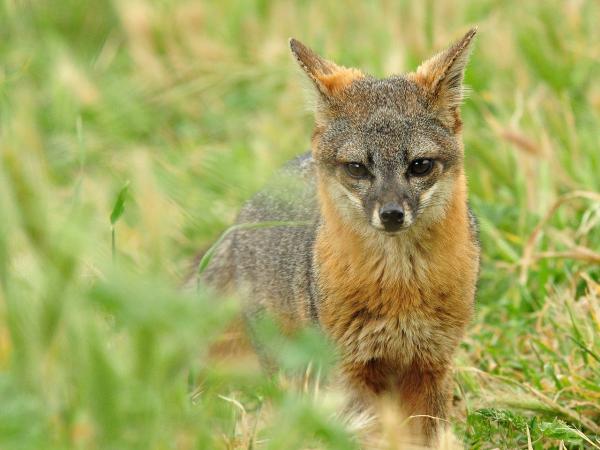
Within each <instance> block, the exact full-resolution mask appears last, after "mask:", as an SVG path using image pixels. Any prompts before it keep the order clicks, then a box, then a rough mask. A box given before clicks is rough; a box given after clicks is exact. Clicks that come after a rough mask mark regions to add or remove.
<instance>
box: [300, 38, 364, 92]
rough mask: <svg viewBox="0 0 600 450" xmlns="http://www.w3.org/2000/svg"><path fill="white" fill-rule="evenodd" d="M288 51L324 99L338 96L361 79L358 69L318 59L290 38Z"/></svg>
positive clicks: (361, 74) (361, 75)
mask: <svg viewBox="0 0 600 450" xmlns="http://www.w3.org/2000/svg"><path fill="white" fill-rule="evenodd" d="M290 50H291V51H292V54H293V55H294V57H295V58H296V61H297V62H298V64H299V65H300V67H301V68H302V70H304V72H306V74H307V75H308V76H309V78H310V79H311V80H312V81H313V83H314V84H315V86H316V87H317V89H318V90H319V92H320V93H321V94H323V95H324V96H325V97H334V96H336V95H338V94H340V93H341V92H342V91H344V89H346V88H347V87H348V86H349V85H350V84H352V82H353V81H354V80H356V79H359V78H363V77H364V75H363V73H362V72H361V71H360V70H358V69H350V68H347V67H343V66H338V65H337V64H335V63H334V62H331V61H328V60H326V59H325V58H322V57H320V56H319V55H317V54H316V53H315V52H314V51H312V50H311V49H310V48H308V47H307V46H305V45H304V44H302V42H300V41H298V40H296V39H294V38H291V39H290Z"/></svg>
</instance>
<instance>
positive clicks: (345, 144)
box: [202, 29, 479, 442]
mask: <svg viewBox="0 0 600 450" xmlns="http://www.w3.org/2000/svg"><path fill="white" fill-rule="evenodd" d="M475 32H476V30H475V29H473V30H470V31H469V32H468V33H467V34H466V35H465V36H464V37H463V38H462V39H461V40H459V41H458V42H457V43H455V44H454V45H452V46H450V47H449V48H448V49H447V50H445V51H443V52H441V53H439V54H438V55H436V56H434V57H433V58H431V59H429V60H428V61H426V62H425V63H423V64H422V65H421V66H420V67H419V68H418V69H417V71H416V72H415V73H409V74H406V75H399V76H392V77H389V78H385V79H376V78H374V77H371V76H369V75H366V74H363V73H362V72H361V71H359V70H356V69H349V68H345V67H341V66H338V65H336V64H334V63H333V62H330V61H327V60H325V59H323V58H321V57H320V56H318V55H317V54H316V53H314V52H313V51H312V50H310V49H309V48H307V47H305V46H304V45H303V44H301V43H300V42H298V41H296V40H294V39H292V40H290V47H291V50H292V53H293V55H294V56H295V58H296V60H297V61H298V63H299V64H300V66H301V67H302V69H303V70H304V72H306V74H307V75H308V76H309V78H310V80H311V81H312V84H314V87H315V88H316V90H315V92H316V97H317V99H316V105H315V128H314V132H313V135H312V147H311V148H312V151H311V152H310V153H309V154H306V155H304V156H301V157H298V158H297V159H296V160H294V161H292V162H291V163H289V164H288V165H287V166H286V167H284V169H283V170H282V171H281V173H280V174H279V176H278V177H277V178H276V180H275V181H274V182H273V183H272V185H271V186H268V187H267V188H266V189H265V190H264V191H262V192H260V193H258V194H257V195H256V196H255V197H254V198H253V199H252V200H250V201H249V202H248V204H247V205H246V206H245V207H244V208H243V210H242V211H241V213H240V215H239V218H238V223H251V222H272V221H292V222H294V224H290V225H279V226H271V227H266V228H255V229H245V230H238V231H236V232H234V233H232V234H230V235H229V236H228V237H227V238H226V239H225V241H224V242H223V243H222V245H220V247H219V248H218V250H217V251H216V253H215V256H214V258H213V260H212V262H211V264H210V265H209V267H208V268H207V270H206V271H205V272H204V273H203V274H202V278H203V280H204V281H205V282H206V283H208V284H209V285H211V286H213V287H216V288H218V289H221V290H227V289H232V290H235V291H238V292H240V293H242V294H243V298H244V300H245V311H246V316H247V317H248V318H249V319H250V320H252V318H255V317H257V316H260V315H262V314H264V313H270V314H273V315H275V316H276V317H277V318H278V319H279V320H280V322H281V324H282V327H283V328H284V329H286V330H290V329H295V328H297V327H298V326H302V325H303V324H309V323H316V324H318V325H319V326H320V327H321V328H322V329H323V330H324V332H325V333H326V334H327V335H328V336H330V338H331V339H332V340H333V341H334V342H335V343H336V345H337V346H338V348H339V351H340V355H341V361H340V368H341V372H342V374H343V379H344V380H345V384H346V386H347V387H348V388H350V389H351V391H352V392H353V393H354V394H355V396H356V398H357V399H359V400H360V402H359V404H361V405H365V406H368V405H369V404H370V403H372V401H373V400H376V399H377V398H378V397H380V396H382V395H393V396H395V398H397V399H398V402H399V404H400V407H401V408H402V410H403V411H404V412H405V413H406V414H409V415H419V416H431V417H436V418H440V419H445V418H446V417H447V414H448V407H449V402H450V398H451V365H452V360H453V355H454V353H455V350H456V348H457V346H458V345H459V343H460V341H461V339H462V337H463V335H464V333H465V329H466V327H467V325H468V324H469V321H470V320H471V317H472V314H473V306H474V296H475V285H476V280H477V274H478V269H479V245H478V241H477V226H476V221H475V219H474V217H473V216H472V214H471V212H470V210H469V207H468V205H467V185H466V179H465V174H464V168H463V145H462V138H461V129H462V122H461V118H460V104H461V102H462V99H463V92H464V88H463V74H464V69H465V65H466V62H467V59H468V54H469V48H470V46H471V43H472V40H473V37H474V36H475ZM386 208H387V209H386ZM388 210H390V211H391V213H390V212H389V211H388ZM390 217H391V218H392V222H393V223H392V224H390V223H389V219H390ZM298 222H301V223H303V224H304V225H299V224H298ZM415 422H416V424H417V425H416V426H417V428H418V429H419V430H420V432H421V434H422V435H423V436H425V439H426V440H427V441H429V442H430V441H431V439H432V438H433V437H434V436H435V434H436V432H437V430H438V427H439V425H440V423H443V421H442V422H440V421H439V420H436V419H431V418H428V417H421V418H419V419H416V420H415Z"/></svg>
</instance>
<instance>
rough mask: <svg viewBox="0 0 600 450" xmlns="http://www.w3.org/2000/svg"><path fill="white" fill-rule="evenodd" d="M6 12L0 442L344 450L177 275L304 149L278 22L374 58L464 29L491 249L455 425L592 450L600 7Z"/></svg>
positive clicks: (599, 258) (324, 406) (343, 435)
mask: <svg viewBox="0 0 600 450" xmlns="http://www.w3.org/2000/svg"><path fill="white" fill-rule="evenodd" d="M1 5H2V6H0V152H1V159H0V448H2V449H40V448H44V449H94V448H98V449H100V448H102V449H105V448H115V449H117V448H143V449H149V448H152V449H162V448H176V449H192V448H193V449H207V448H272V449H283V448H299V447H300V446H313V447H322V448H353V447H356V445H357V444H356V442H355V440H353V435H352V433H351V432H350V431H349V430H348V427H345V426H344V425H343V424H342V423H340V422H339V421H336V420H334V419H332V418H331V415H332V414H331V413H332V409H333V408H335V402H334V403H331V402H329V401H325V396H321V395H319V394H316V390H315V389H316V388H310V389H309V388H304V389H291V388H286V386H285V383H282V382H273V381H271V380H269V379H267V378H266V377H264V376H263V375H262V374H261V372H260V371H259V370H258V369H257V368H256V366H255V365H253V364H241V365H238V367H235V368H228V366H219V365H215V364H212V363H210V364H209V363H207V352H208V344H209V343H210V342H212V341H214V339H216V337H217V336H220V335H221V333H222V332H223V330H224V329H225V328H226V326H227V324H228V323H230V321H231V320H233V318H234V317H235V313H236V307H235V303H233V302H229V301H222V300H220V301H219V300H216V299H213V298H205V297H206V296H205V295H203V294H199V295H195V296H191V297H190V296H186V295H185V294H182V293H180V292H179V291H178V289H177V286H178V284H179V282H180V280H181V279H182V278H183V277H184V275H185V273H186V272H187V270H188V268H189V265H190V261H191V259H192V257H193V255H194V254H195V253H197V252H198V250H199V249H201V248H206V247H207V246H208V245H209V244H210V243H211V242H212V241H214V240H215V239H216V238H217V237H218V235H219V234H220V233H221V232H222V231H223V230H224V229H226V227H227V226H228V225H229V224H231V222H232V221H233V219H234V217H235V214H236V210H237V209H238V208H239V206H240V205H241V203H242V202H243V201H244V200H245V199H247V198H248V197H249V196H250V195H252V193H253V192H254V191H256V190H257V189H258V188H259V187H260V186H261V185H262V184H263V183H264V181H265V180H266V179H267V178H268V177H269V175H270V174H271V173H272V172H273V170H275V168H277V167H278V166H279V165H280V164H281V163H283V162H284V161H285V160H286V159H288V158H290V157H291V156H293V155H295V154H298V153H300V152H303V151H305V150H306V149H307V148H308V146H309V136H310V130H311V117H310V114H309V113H308V112H307V110H306V108H305V106H304V95H303V83H302V82H301V78H302V77H301V75H300V74H299V70H298V69H297V67H296V65H295V63H294V62H293V60H292V58H291V57H290V56H289V54H288V49H287V39H288V37H289V36H295V37H297V38H299V39H301V40H302V41H304V42H306V43H308V44H309V45H311V46H312V47H314V48H316V49H317V50H319V51H320V52H321V53H322V54H325V55H326V56H328V57H330V58H332V59H334V60H336V61H339V62H340V63H342V64H344V65H356V66H359V67H361V68H362V69H364V70H365V71H368V72H371V73H372V74H374V75H378V76H383V75H385V74H390V73H397V72H402V71H408V70H412V69H414V68H415V67H416V65H418V63H419V62H420V61H421V60H422V59H423V58H425V57H427V56H429V55H431V54H433V53H434V52H436V51H438V50H439V49H441V48H442V47H444V46H445V45H447V44H448V43H449V42H450V41H451V40H453V39H456V38H458V37H459V36H460V35H461V33H462V32H464V31H465V30H466V29H467V27H468V26H470V25H473V24H478V25H479V27H480V34H479V36H478V39H477V43H476V48H475V51H474V53H473V55H472V60H471V61H472V62H471V64H470V66H469V68H468V72H467V76H466V81H467V83H468V84H469V85H470V86H471V87H472V90H473V92H472V94H471V96H470V99H469V100H468V101H467V102H466V104H465V106H464V108H463V114H464V121H465V132H464V139H465V148H466V164H467V173H468V175H469V183H470V198H471V202H472V205H473V208H474V210H475V211H476V213H477V214H478V216H479V217H480V219H481V228H482V230H481V239H482V242H483V249H484V251H483V254H484V256H483V267H482V272H481V281H480V287H479V293H478V299H477V302H478V306H477V317H476V320H475V321H474V323H473V326H472V327H471V329H470V332H469V335H468V338H467V339H466V340H465V342H464V344H463V345H462V347H461V351H460V355H459V358H458V361H457V370H456V393H457V397H460V398H461V400H460V402H459V405H458V408H457V414H456V418H455V420H454V421H453V422H454V426H455V432H456V434H457V436H458V437H459V440H460V441H461V442H463V444H464V445H465V446H466V447H469V448H471V447H472V448H511V449H513V448H528V446H529V448H535V449H542V448H565V447H566V448H600V441H599V440H598V439H599V436H600V334H599V330H600V303H599V299H600V254H599V253H598V252H599V249H600V229H599V228H600V227H599V226H598V225H599V223H600V194H598V192H599V191H600V133H599V130H600V83H599V82H598V74H599V73H600V63H599V61H600V27H598V23H599V22H600V4H598V2H595V1H580V0H570V1H557V0H548V1H539V2H533V1H532V2H524V1H520V2H519V1H516V0H509V1H502V2H500V1H494V0H482V1H477V2H467V1H450V0H447V1H438V2H433V1H422V2H405V1H400V2H392V1H382V2H358V1H357V2H352V3H349V2H340V1H319V2H317V1H310V0H303V1H297V2H269V1H266V0H222V1H219V2H217V1H214V2H210V1H208V0H206V1H204V2H198V1H183V0H181V1H175V0H156V1H151V0H146V1H142V0H137V1H127V2H125V1H112V2H111V1H108V0H98V1H95V2H91V1H81V0H61V1H60V2H49V1H48V2H43V1H28V2H25V1H18V0H4V1H3V2H2V4H1ZM128 182H129V190H128V193H127V195H126V201H125V204H124V208H125V209H124V213H123V215H122V216H121V217H115V219H116V222H115V238H116V255H115V256H116V257H115V258H114V260H113V257H112V255H111V253H112V252H111V222H110V214H111V211H112V208H113V206H114V204H115V201H116V199H117V195H118V193H119V192H120V191H121V190H122V188H123V186H124V185H125V184H126V183H128ZM265 332H269V331H268V329H267V330H266V331H265ZM282 348H283V351H282V352H281V354H280V357H281V358H282V362H283V363H284V364H286V365H287V366H288V367H291V368H302V367H306V364H307V363H308V362H309V361H310V360H311V359H312V360H315V359H316V360H319V361H321V363H323V364H325V365H327V362H328V355H330V353H331V352H330V350H329V349H327V348H326V347H324V344H323V343H322V341H321V340H319V339H318V337H317V336H316V335H315V334H314V333H306V334H304V335H302V336H300V337H299V338H298V339H296V340H291V341H289V342H286V343H285V345H283V346H282ZM311 367H314V366H311ZM317 386H318V385H317ZM307 391H310V392H307ZM308 394H310V395H308ZM314 394H316V395H314Z"/></svg>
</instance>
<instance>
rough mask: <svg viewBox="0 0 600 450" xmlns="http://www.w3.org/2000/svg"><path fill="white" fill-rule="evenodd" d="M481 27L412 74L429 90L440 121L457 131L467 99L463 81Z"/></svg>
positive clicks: (467, 34)
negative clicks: (462, 105)
mask: <svg viewBox="0 0 600 450" xmlns="http://www.w3.org/2000/svg"><path fill="white" fill-rule="evenodd" d="M475 34H477V27H474V28H471V29H470V30H469V31H468V32H467V33H466V34H465V35H464V36H463V37H462V39H460V40H459V41H457V42H455V43H454V44H453V45H451V46H450V47H449V48H448V49H446V50H444V51H443V52H441V53H438V54H437V55H435V56H433V57H432V58H430V59H428V60H427V61H425V62H424V63H423V64H421V65H420V66H419V68H418V69H417V72H416V73H414V74H411V77H412V79H413V80H414V81H415V82H417V83H418V84H420V85H421V86H422V87H423V88H425V90H426V91H427V93H428V95H429V98H430V103H431V106H432V107H433V108H434V110H435V111H436V113H437V114H438V116H439V117H440V119H441V120H442V121H443V122H444V123H446V124H447V125H448V126H450V127H451V128H452V129H455V130H457V129H458V128H460V115H459V114H458V108H459V107H460V104H461V103H462V100H463V98H464V87H463V79H464V72H465V67H466V65H467V61H468V59H469V53H470V49H471V43H472V41H473V38H474V37H475Z"/></svg>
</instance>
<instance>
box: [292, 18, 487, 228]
mask: <svg viewBox="0 0 600 450" xmlns="http://www.w3.org/2000/svg"><path fill="white" fill-rule="evenodd" d="M475 33H476V29H472V30H470V31H469V32H468V33H467V34H465V36H464V37H463V38H462V39H460V40H459V41H458V42H456V43H455V44H453V45H451V46H450V47H449V48H448V49H447V50H445V51H443V52H441V53H439V54H437V55H435V56H434V57H432V58H431V59H429V60H427V61H425V62H424V63H423V64H421V66H419V68H418V69H417V70H416V72H414V73H409V74H405V75H396V76H391V77H389V78H385V79H376V78H374V77H371V76H369V75H366V74H363V73H362V72H361V71H360V70H357V69H351V68H346V67H343V66H339V65H337V64H335V63H333V62H331V61H328V60H326V59H324V58H322V57H320V56H319V55H317V54H316V53H315V52H313V51H312V50H311V49H309V48H308V47H306V46H304V45H303V44H302V43H300V42H298V41H297V40H295V39H291V40H290V47H291V50H292V53H293V54H294V56H295V58H296V60H297V61H298V63H299V64H300V66H301V68H302V69H303V70H304V71H305V72H306V74H307V75H308V77H309V78H310V80H311V81H312V83H313V84H314V87H315V88H316V93H317V99H316V110H315V119H316V120H315V129H314V132H313V139H312V152H313V159H314V160H315V161H316V166H317V173H318V177H319V180H318V182H319V191H320V193H321V195H322V196H323V195H325V196H327V198H328V199H329V200H330V203H331V204H333V205H334V206H335V208H336V210H337V212H338V213H339V215H340V216H342V217H343V218H344V219H345V220H347V221H348V224H350V225H367V226H369V227H371V228H370V229H373V228H374V229H377V230H379V231H381V232H383V233H385V234H389V235H394V234H397V233H400V232H402V231H403V230H407V229H410V228H411V227H414V226H416V225H418V224H422V225H428V224H431V223H433V222H436V221H439V220H440V219H442V218H443V217H444V215H445V213H446V211H447V209H448V205H449V204H450V202H451V200H452V198H453V195H454V194H455V188H456V187H457V185H458V184H459V183H464V175H463V148H462V139H461V126H462V123H461V119H460V111H459V108H460V104H461V101H462V99H463V91H464V89H463V84H462V83H463V74H464V69H465V65H466V63H467V59H468V55H469V47H470V46H471V42H472V40H473V37H474V36H475Z"/></svg>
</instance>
